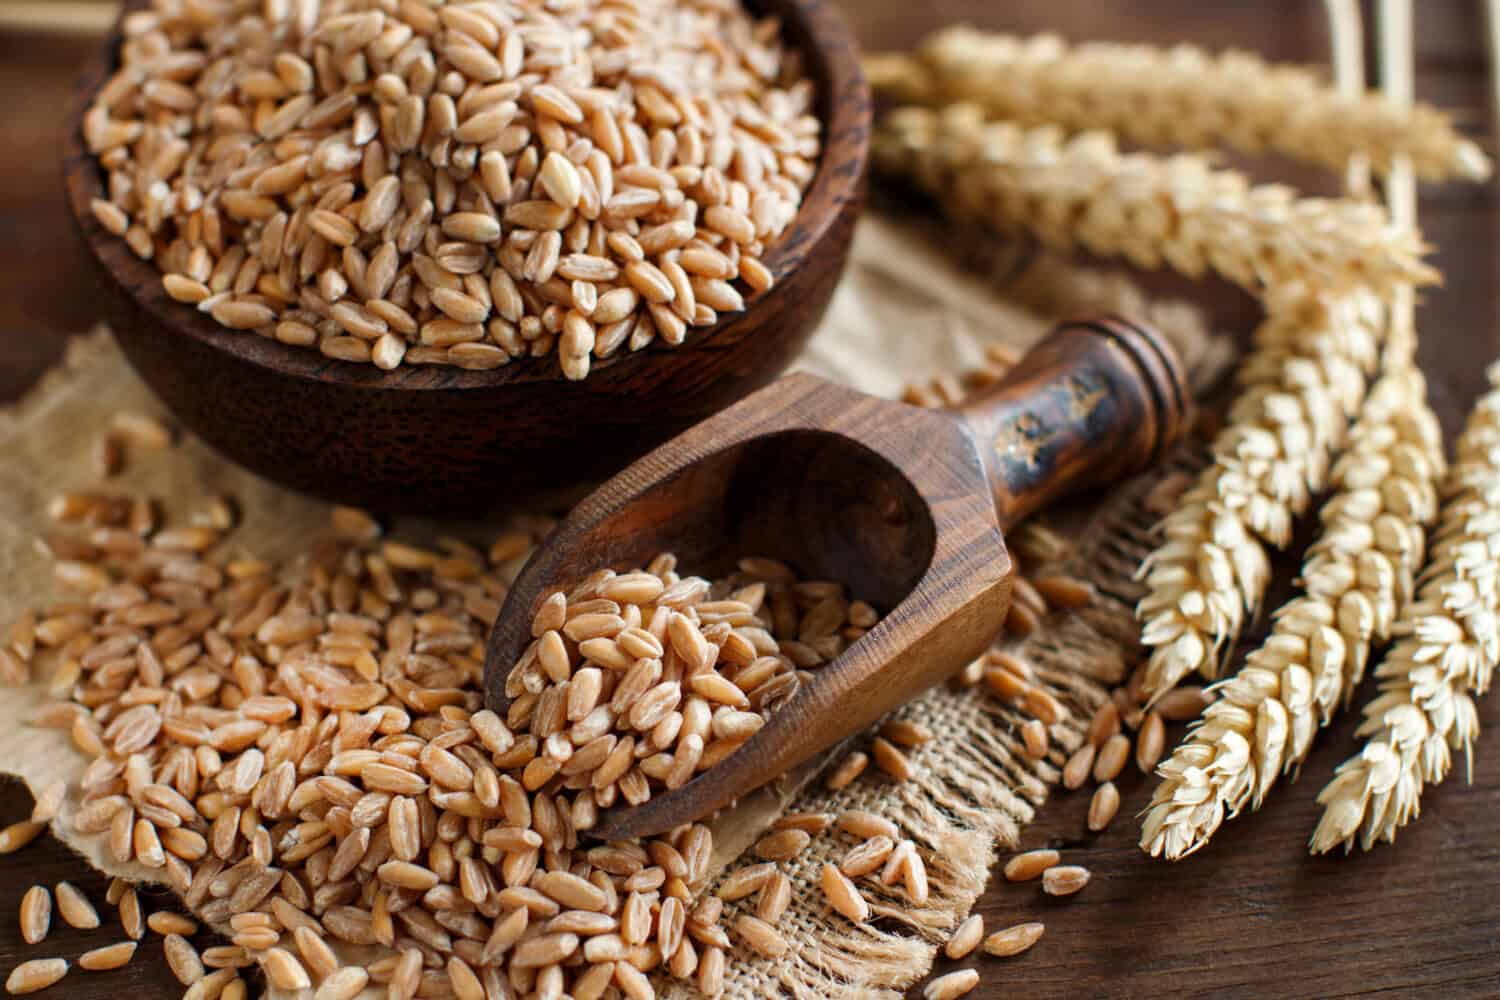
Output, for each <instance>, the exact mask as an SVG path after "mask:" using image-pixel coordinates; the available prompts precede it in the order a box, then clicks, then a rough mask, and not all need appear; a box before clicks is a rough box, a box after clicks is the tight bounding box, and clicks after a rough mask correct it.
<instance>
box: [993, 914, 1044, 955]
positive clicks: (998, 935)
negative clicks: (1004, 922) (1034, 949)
mask: <svg viewBox="0 0 1500 1000" xmlns="http://www.w3.org/2000/svg"><path fill="white" fill-rule="evenodd" d="M1046 929H1047V928H1046V927H1045V926H1044V925H1042V924H1039V923H1026V924H1016V925H1015V926H1014V927H1007V928H1005V930H1003V931H996V932H995V933H993V934H991V935H990V936H989V937H987V938H985V939H984V953H985V954H986V955H994V956H995V957H996V958H1010V957H1011V956H1013V955H1019V954H1021V952H1023V951H1026V950H1027V949H1029V948H1030V947H1031V946H1032V945H1034V944H1036V943H1037V942H1038V941H1040V940H1041V939H1042V934H1043V932H1045V931H1046Z"/></svg>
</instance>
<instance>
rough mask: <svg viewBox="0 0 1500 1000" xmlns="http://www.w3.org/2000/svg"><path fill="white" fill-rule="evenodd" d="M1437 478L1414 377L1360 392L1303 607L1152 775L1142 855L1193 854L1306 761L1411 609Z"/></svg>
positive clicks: (1312, 556)
mask: <svg viewBox="0 0 1500 1000" xmlns="http://www.w3.org/2000/svg"><path fill="white" fill-rule="evenodd" d="M1442 466H1443V458H1442V432H1441V429H1440V428H1439V426H1438V423H1437V418H1436V416H1435V415H1434V414H1433V413H1432V411H1431V409H1430V408H1428V406H1427V403H1426V400H1425V393H1424V385H1423V380H1422V377H1421V375H1420V374H1419V373H1418V372H1417V371H1416V370H1415V369H1414V368H1413V367H1411V366H1410V365H1409V364H1405V363H1402V362H1398V363H1397V365H1396V368H1395V370H1394V371H1392V372H1390V373H1389V374H1387V375H1385V376H1384V377H1382V378H1381V380H1380V381H1379V382H1377V383H1376V385H1375V387H1374V388H1373V389H1372V390H1371V392H1370V394H1369V397H1368V398H1367V399H1366V401H1365V405H1364V407H1363V408H1362V409H1361V412H1360V417H1359V420H1358V422H1357V423H1356V424H1355V427H1354V430H1353V432H1352V434H1351V443H1350V445H1349V448H1348V450H1347V451H1346V452H1345V453H1344V455H1343V456H1342V457H1341V458H1340V459H1339V461H1338V462H1337V464H1336V465H1335V467H1334V470H1333V474H1332V486H1333V489H1334V496H1333V498H1332V499H1330V500H1329V501H1328V503H1327V504H1325V505H1324V507H1323V509H1322V511H1321V520H1322V532H1321V534H1320V536H1319V538H1318V540H1317V541H1316V542H1315V543H1314V544H1313V546H1312V547H1311V548H1310V549H1309V550H1308V554H1307V558H1306V560H1305V562H1304V563H1303V569H1302V581H1303V583H1302V586H1303V590H1304V596H1301V597H1299V598H1297V599H1295V600H1293V601H1291V602H1290V603H1288V604H1287V605H1285V606H1283V607H1282V608H1281V609H1280V610H1279V611H1278V612H1277V614H1276V624H1275V626H1274V628H1273V629H1272V631H1271V634H1270V636H1269V637H1267V639H1266V640H1265V642H1264V643H1263V644H1262V645H1261V646H1260V647H1259V648H1258V649H1256V650H1255V651H1254V652H1252V653H1251V654H1250V655H1249V656H1248V657H1247V658H1246V662H1245V666H1244V667H1243V668H1242V669H1241V670H1240V672H1239V673H1238V674H1236V675H1235V676H1234V677H1233V678H1232V679H1230V680H1228V681H1225V682H1224V683H1222V684H1220V685H1218V686H1217V688H1216V691H1217V693H1218V695H1219V700H1218V701H1215V702H1214V703H1213V704H1211V705H1210V706H1209V707H1208V709H1207V710H1205V712H1204V714H1203V717H1202V719H1201V720H1200V721H1199V723H1198V724H1197V725H1195V727H1194V729H1193V730H1192V732H1191V733H1190V734H1189V736H1188V738H1187V739H1186V740H1185V741H1184V742H1183V743H1182V745H1181V746H1179V747H1178V748H1177V750H1176V751H1174V753H1173V754H1172V756H1171V757H1170V758H1169V759H1168V760H1167V761H1166V762H1165V763H1164V764H1163V765H1162V766H1161V768H1160V771H1159V772H1158V773H1159V774H1161V776H1162V781H1161V783H1160V784H1159V785H1158V786H1157V788H1156V791H1155V794H1154V795H1153V797H1152V800H1151V805H1150V806H1149V807H1148V809H1147V813H1146V818H1145V821H1144V824H1143V829H1142V836H1141V847H1142V848H1143V849H1144V850H1146V851H1148V852H1149V853H1151V854H1153V855H1158V856H1161V855H1164V856H1166V857H1167V858H1169V859H1171V860H1176V859H1178V858H1181V857H1184V856H1186V855H1188V854H1191V853H1193V851H1195V850H1197V849H1198V848H1199V847H1202V846H1203V844H1205V843H1206V842H1207V841H1208V839H1209V837H1211V836H1212V835H1213V833H1214V831H1215V830H1216V829H1218V827H1219V825H1220V824H1221V823H1222V822H1223V821H1224V819H1225V818H1227V817H1229V816H1233V815H1234V814H1235V813H1237V812H1239V811H1240V810H1241V809H1242V808H1244V807H1245V805H1246V804H1247V803H1248V804H1249V806H1250V807H1251V808H1253V809H1258V808H1260V805H1261V803H1262V801H1263V800H1264V798H1265V796H1266V794H1267V792H1269V790H1270V788H1271V786H1272V785H1273V784H1274V783H1275V781H1276V779H1277V777H1278V776H1279V775H1280V774H1282V773H1285V772H1288V771H1290V770H1292V769H1293V768H1295V767H1296V766H1298V765H1300V764H1301V762H1302V761H1303V760H1304V759H1305V758H1306V756H1307V752H1308V750H1309V749H1310V748H1311V746H1312V741H1313V735H1314V734H1315V733H1316V731H1317V729H1318V728H1319V727H1320V726H1323V725H1326V724H1327V723H1328V721H1329V720H1330V719H1331V718H1332V717H1333V715H1334V713H1335V712H1336V711H1337V710H1338V708H1339V707H1340V706H1341V705H1342V704H1344V703H1346V702H1347V700H1348V699H1349V697H1350V696H1351V695H1352V693H1353V691H1354V688H1355V686H1356V685H1357V684H1358V683H1359V680H1360V678H1361V677H1362V676H1363V675H1364V670H1365V664H1366V663H1367V661H1368V658H1369V654H1370V649H1371V646H1372V644H1374V643H1376V642H1383V641H1384V640H1385V639H1386V638H1388V637H1389V635H1390V630H1391V627H1392V624H1393V622H1394V620H1395V617H1396V614H1397V610H1398V609H1399V608H1403V607H1404V606H1405V605H1406V603H1407V601H1409V600H1410V598H1411V594H1412V589H1413V581H1414V578H1415V575H1416V572H1417V570H1418V568H1419V567H1420V566H1421V563H1422V553H1423V548H1424V541H1425V531H1426V527H1427V526H1428V525H1430V524H1431V522H1432V520H1433V518H1434V517H1435V515H1436V513H1437V506H1438V502H1437V490H1436V481H1437V478H1438V476H1439V475H1440V474H1441V471H1442Z"/></svg>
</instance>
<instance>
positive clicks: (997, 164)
mask: <svg viewBox="0 0 1500 1000" xmlns="http://www.w3.org/2000/svg"><path fill="white" fill-rule="evenodd" d="M875 156H876V162H877V164H878V165H880V166H881V167H882V168H883V169H884V170H886V171H888V172H892V173H897V174H902V175H905V176H907V177H910V178H911V179H913V180H914V181H915V182H916V183H917V184H919V185H920V186H921V187H923V188H924V189H926V190H927V191H928V192H929V193H930V194H932V195H933V196H935V197H937V198H938V199H939V200H940V201H941V202H942V203H943V205H944V207H945V208H946V209H947V210H948V211H949V212H950V214H952V215H953V216H955V217H957V218H959V219H962V220H965V221H973V220H977V221H980V222H983V223H987V224H989V225H991V226H994V227H996V228H1000V229H1018V228H1019V229H1025V230H1028V231H1030V232H1031V233H1032V234H1034V235H1035V236H1036V237H1037V238H1038V239H1039V240H1040V241H1041V242H1042V243H1044V244H1046V245H1047V246H1049V247H1051V248H1053V249H1056V250H1060V251H1072V250H1075V249H1077V248H1079V247H1083V248H1085V249H1087V250H1089V251H1091V252H1093V253H1095V254H1098V255H1100V256H1111V257H1123V258H1124V259H1126V260H1128V261H1129V262H1130V263H1132V264H1134V265H1136V266H1137V267H1141V268H1145V269H1156V268H1160V267H1163V266H1165V267H1170V268H1173V269H1175V270H1177V271H1180V272H1181V273H1183V274H1185V275H1187V276H1188V277H1192V278H1197V277H1201V276H1203V275H1205V274H1207V273H1209V272H1210V271H1213V272H1217V273H1218V274H1219V275H1221V276H1222V277H1224V278H1227V279H1228V280H1230V281H1233V282H1236V283H1238V284H1240V285H1243V286H1245V287H1246V288H1250V289H1252V290H1258V289H1260V288H1261V287H1263V286H1274V285H1279V284H1292V283H1299V282H1303V281H1306V282H1308V283H1312V284H1316V285H1318V286H1319V287H1322V288H1340V289H1348V288H1353V287H1361V286H1363V287H1369V288H1372V289H1374V290H1376V291H1380V290H1383V289H1384V288H1386V287H1389V286H1391V285H1392V284H1395V283H1425V282H1429V281H1433V280H1435V279H1436V277H1437V272H1435V271H1434V270H1433V269H1432V268H1430V267H1429V266H1427V265H1426V264H1424V263H1423V262H1422V261H1421V259H1420V256H1421V253H1422V251H1423V249H1424V247H1423V245H1422V242H1421V239H1420V238H1419V237H1418V236H1417V235H1416V234H1415V233H1414V232H1413V231H1410V230H1406V229H1398V228H1396V227H1393V226H1391V225H1390V224H1389V222H1388V221H1387V219H1386V215H1385V212H1384V211H1383V210H1382V209H1381V208H1379V207H1378V206H1375V205H1371V204H1366V203H1362V202H1356V201H1353V200H1349V199H1325V198H1299V197H1297V195H1296V194H1295V193H1294V192H1293V191H1292V190H1291V189H1289V188H1286V187H1283V186H1280V185H1270V184H1266V185H1252V184H1251V183H1250V182H1249V181H1248V180H1247V179H1246V178H1245V176H1244V175H1243V174H1239V173H1236V172H1235V171H1231V170H1220V169H1215V168H1214V167H1213V166H1212V165H1211V164H1210V162H1209V161H1208V159H1207V158H1205V157H1203V156H1198V155H1194V154H1181V155H1177V156H1172V157H1166V158H1163V157H1158V156H1153V155H1151V154H1147V153H1129V154H1124V153H1121V152H1120V151H1119V149H1118V148H1117V147H1116V145H1115V140H1114V139H1113V138H1112V137H1111V136H1110V135H1108V134H1106V133H1103V132H1090V133H1085V134H1082V135H1078V136H1074V137H1071V138H1070V137H1067V136H1066V135H1065V134H1064V133H1063V132H1062V131H1061V130H1060V129H1057V128H1053V127H1039V128H1024V127H1022V126H1018V125H1014V124H1011V123H1008V122H986V121H985V118H984V112H983V110H982V109H980V108H979V106H978V105H974V104H959V105H953V106H950V107H945V108H942V109H940V110H938V111H933V110H929V109H927V108H918V107H907V108H902V109H899V110H896V111H894V112H892V113H891V114H889V115H887V116H886V117H885V118H884V119H883V122H882V125H881V127H880V129H879V130H878V131H877V135H876V142H875Z"/></svg>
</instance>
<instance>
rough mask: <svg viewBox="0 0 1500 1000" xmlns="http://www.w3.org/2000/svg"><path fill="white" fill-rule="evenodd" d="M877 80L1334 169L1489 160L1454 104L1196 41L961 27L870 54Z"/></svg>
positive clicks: (926, 99)
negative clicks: (1331, 79) (1157, 43)
mask: <svg viewBox="0 0 1500 1000" xmlns="http://www.w3.org/2000/svg"><path fill="white" fill-rule="evenodd" d="M868 67H869V70H870V76H871V79H872V81H873V82H874V84H875V86H876V88H877V90H878V91H879V92H880V93H881V94H882V95H883V96H888V97H890V98H892V99H894V100H897V101H901V102H902V103H912V104H929V105H942V104H948V103H952V102H955V101H977V102H980V103H981V104H983V105H984V107H985V110H986V111H987V112H989V113H990V114H991V115H993V116H995V117H999V118H1007V119H1011V120H1014V121H1017V122H1019V123H1021V124H1026V125H1039V124H1043V123H1048V122H1050V123H1054V124H1057V125H1061V126H1062V127H1064V128H1066V129H1069V130H1070V131H1082V130H1087V129H1107V130H1109V131H1112V132H1115V133H1116V134H1118V135H1120V136H1122V137H1126V138H1129V139H1130V140H1132V141H1133V142H1137V143H1140V144H1142V145H1148V146H1180V147H1187V148H1193V149H1200V148H1212V147H1214V146H1216V145H1219V144H1225V145H1229V146H1232V147H1235V148H1237V149H1240V150H1243V151H1246V152H1250V153H1261V152H1266V151H1271V152H1276V153H1279V154H1281V155H1284V156H1287V157H1291V158H1293V159H1298V160H1305V161H1309V162H1312V163H1316V164H1319V165H1321V166H1326V167H1331V168H1334V169H1340V168H1343V167H1344V166H1345V165H1347V164H1348V162H1349V161H1350V160H1351V159H1352V158H1354V157H1356V156H1361V155H1362V156H1366V157H1368V158H1369V160H1370V161H1371V163H1372V165H1373V166H1374V167H1375V168H1376V169H1377V170H1380V171H1381V172H1387V171H1389V169H1390V167H1391V165H1392V164H1393V162H1394V161H1395V159H1396V158H1397V157H1398V156H1402V155H1405V156H1408V157H1410V158H1411V161H1412V163H1413V165H1414V166H1415V168H1416V170H1417V172H1418V173H1419V174H1420V175H1421V176H1422V177H1423V178H1425V179H1428V180H1443V179H1447V178H1451V177H1458V178H1464V179H1467V180H1483V179H1484V178H1486V177H1488V176H1489V173H1490V163H1489V160H1488V159H1487V158H1486V157H1485V155H1484V153H1483V152H1481V151H1480V149H1479V147H1478V146H1477V145H1475V144H1474V143H1472V142H1470V141H1469V140H1467V139H1465V138H1464V137H1463V136H1462V135H1460V134H1459V133H1458V132H1457V131H1456V130H1455V129H1454V128H1453V126H1452V123H1451V122H1450V121H1449V119H1448V116H1447V115H1445V114H1443V113H1442V112H1441V111H1439V110H1437V109H1436V108H1433V107H1431V106H1428V105H1416V106H1414V107H1406V106H1403V105H1402V104H1401V103H1400V102H1397V101H1392V100H1389V99H1387V98H1385V97H1383V96H1381V95H1379V94H1375V93H1369V92H1366V91H1364V90H1363V89H1362V88H1361V89H1360V90H1359V91H1356V92H1354V93H1351V94H1345V93H1340V92H1339V91H1338V90H1335V89H1334V88H1332V87H1330V86H1329V85H1328V84H1327V83H1326V82H1324V81H1323V80H1322V79H1321V78H1320V77H1319V76H1318V74H1316V73H1314V72H1312V71H1310V70H1307V69H1303V68H1301V67H1293V66H1281V65H1273V64H1270V63H1267V62H1266V61H1265V60H1263V59H1261V58H1260V57H1258V56H1255V55H1252V54H1250V53H1246V52H1238V51H1229V52H1224V53H1219V54H1215V53H1211V52H1207V51H1205V50H1203V49H1200V48H1195V47H1192V46H1188V45H1177V46H1173V47H1172V48H1156V47H1152V46H1146V45H1125V44H1118V43H1110V42H1088V43H1083V44H1078V45H1069V44H1067V43H1066V42H1064V41H1063V40H1062V39H1060V38H1058V37H1057V36H1055V35H1039V36H1035V37H1031V38H1021V37H1017V36H1014V35H1001V34H990V33H987V32H982V31H978V30H975V29H973V28H969V27H953V28H948V29H945V30H943V31H940V32H937V33H936V34H934V35H932V36H930V37H929V38H928V39H927V40H926V41H925V42H924V43H923V44H922V45H921V47H920V48H919V49H918V50H917V52H916V54H915V55H914V56H910V57H908V56H901V55H883V56H876V57H872V58H871V59H870V60H868Z"/></svg>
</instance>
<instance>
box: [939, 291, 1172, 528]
mask: <svg viewBox="0 0 1500 1000" xmlns="http://www.w3.org/2000/svg"><path fill="white" fill-rule="evenodd" d="M1191 399H1192V397H1191V395H1190V394H1189V392H1188V389H1187V385H1186V383H1185V382H1184V380H1183V375H1182V367H1181V365H1180V364H1179V362H1178V360H1177V356H1176V354H1175V353H1174V352H1173V350H1172V347H1171V345H1169V344H1168V343H1167V341H1166V339H1165V338H1164V337H1162V335H1161V334H1160V333H1157V332H1156V331H1155V330H1153V329H1151V328H1150V327H1147V326H1144V325H1142V324H1140V323H1135V322H1131V321H1129V320H1124V319H1121V318H1119V317H1117V316H1103V317H1099V318H1094V319H1083V320H1074V321H1069V322H1065V323H1063V324H1062V325H1061V326H1059V327H1057V328H1056V329H1055V330H1053V331H1052V332H1051V333H1050V334H1048V335H1047V337H1046V338H1045V339H1043V340H1042V341H1041V342H1040V343H1039V344H1037V345H1036V346H1035V347H1033V348H1032V349H1031V350H1030V351H1028V352H1027V354H1026V356H1025V357H1024V358H1022V359H1021V361H1020V362H1019V363H1018V364H1017V365H1016V367H1015V368H1013V369H1011V370H1010V371H1009V372H1008V373H1007V374H1006V376H1005V378H1003V379H1001V380H1000V381H999V382H997V383H995V384H994V385H992V386H990V387H989V388H988V389H987V390H985V391H984V392H982V393H980V394H979V395H977V396H976V397H975V398H973V399H971V400H969V401H968V402H966V403H965V404H964V405H962V406H960V407H959V408H958V409H957V410H956V414H957V415H958V416H959V417H960V418H961V419H962V420H963V421H964V422H965V423H966V424H967V425H968V426H969V429H970V430H971V431H972V432H973V433H974V434H975V435H976V437H977V438H978V439H979V441H980V442H981V443H982V444H983V445H984V447H982V448H981V453H982V454H983V456H984V462H985V471H986V473H987V474H988V476H989V481H990V489H991V491H992V492H993V493H994V497H995V511H996V514H997V515H998V517H999V521H1000V526H1001V528H1008V527H1010V526H1011V525H1013V524H1015V523H1017V522H1018V521H1021V520H1022V519H1024V518H1025V517H1026V516H1027V515H1028V514H1030V513H1032V512H1033V511H1035V510H1037V509H1039V508H1042V507H1044V506H1046V505H1047V504H1049V503H1051V502H1053V501H1054V500H1056V499H1057V498H1059V497H1061V496H1064V495H1067V494H1071V493H1079V492H1083V491H1085V490H1088V489H1091V488H1094V487H1097V486H1102V485H1104V484H1106V483H1111V482H1118V481H1120V480H1122V479H1124V478H1125V477H1127V476H1130V475H1132V474H1134V473H1136V472H1139V471H1141V470H1143V469H1145V468H1146V467H1147V466H1149V465H1150V464H1151V463H1152V462H1154V461H1156V459H1158V458H1159V457H1160V456H1161V455H1162V453H1163V452H1164V451H1165V450H1166V449H1167V448H1168V447H1170V446H1171V445H1172V444H1173V443H1174V442H1175V441H1176V440H1177V439H1178V438H1179V437H1181V436H1182V434H1183V432H1184V431H1185V430H1186V428H1187V426H1188V416H1189V410H1190V407H1191Z"/></svg>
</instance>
